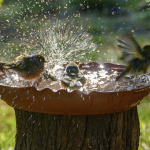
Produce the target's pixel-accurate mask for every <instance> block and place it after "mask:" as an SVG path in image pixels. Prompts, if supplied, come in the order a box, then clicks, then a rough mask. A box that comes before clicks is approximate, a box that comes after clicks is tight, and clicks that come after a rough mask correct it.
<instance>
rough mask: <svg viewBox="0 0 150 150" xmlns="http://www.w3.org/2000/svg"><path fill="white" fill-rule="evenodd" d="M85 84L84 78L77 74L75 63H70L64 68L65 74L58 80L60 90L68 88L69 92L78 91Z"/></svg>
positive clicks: (77, 69)
mask: <svg viewBox="0 0 150 150" xmlns="http://www.w3.org/2000/svg"><path fill="white" fill-rule="evenodd" d="M85 83H86V78H85V77H84V75H83V74H82V73H80V72H79V68H78V66H77V64H76V63H74V62H71V63H69V64H68V65H67V66H66V70H65V73H64V74H63V76H62V78H61V79H60V85H61V87H62V88H65V89H67V88H69V89H71V90H76V89H80V88H81V87H83V86H84V84H85Z"/></svg>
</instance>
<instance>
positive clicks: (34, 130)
mask: <svg viewBox="0 0 150 150" xmlns="http://www.w3.org/2000/svg"><path fill="white" fill-rule="evenodd" d="M15 114H16V126H17V133H16V145H15V150H137V149H138V145H139V135H140V129H139V119H138V114H137V107H134V108H132V109H130V110H127V111H124V112H119V113H113V114H100V115H88V116H86V115H84V116H83V115H82V116H79V115H77V116H75V115H54V114H42V113H35V112H27V111H22V110H17V109H15Z"/></svg>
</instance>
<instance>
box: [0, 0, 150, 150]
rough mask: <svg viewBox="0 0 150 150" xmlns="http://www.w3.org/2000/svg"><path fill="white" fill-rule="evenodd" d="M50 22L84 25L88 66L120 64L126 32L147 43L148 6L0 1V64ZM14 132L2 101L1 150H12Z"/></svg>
mask: <svg viewBox="0 0 150 150" xmlns="http://www.w3.org/2000/svg"><path fill="white" fill-rule="evenodd" d="M49 20H53V21H51V22H50V24H53V22H55V21H54V20H60V21H64V20H66V21H68V20H75V23H78V24H82V25H83V27H84V28H85V29H86V30H87V32H88V33H89V34H91V35H92V36H93V42H94V43H96V45H97V49H96V50H95V51H91V52H90V53H88V55H86V56H84V57H86V58H85V59H87V60H89V61H96V62H98V63H104V62H112V63H120V64H122V62H121V61H120V60H119V56H120V52H119V51H118V50H117V48H116V46H115V43H114V42H115V38H116V36H117V35H118V34H119V33H120V32H122V31H124V30H127V31H131V32H132V33H133V35H134V36H135V37H136V39H137V41H138V42H139V43H140V44H141V46H144V45H145V44H149V43H150V40H149V39H150V34H149V33H150V21H149V20H150V3H149V0H134V1H129V0H122V1H119V0H111V1H110V0H92V1H91V0H60V1H57V0H40V1H30V0H20V1H19V0H12V1H9V0H4V1H3V0H0V45H1V51H0V58H1V61H12V60H13V59H14V58H15V57H16V56H18V55H19V54H20V52H25V51H26V49H27V47H26V46H24V45H22V44H21V43H22V41H23V39H24V38H26V39H28V37H29V36H31V33H33V34H35V33H36V32H37V31H38V30H39V29H40V28H41V26H42V24H44V22H47V21H49ZM75 25H76V24H75ZM35 38H36V35H33V39H35ZM29 40H30V38H29ZM29 50H30V51H31V50H32V49H29ZM80 61H83V60H82V59H81V60H80ZM149 100H150V96H148V97H146V98H145V100H144V101H142V102H141V103H140V105H139V106H138V112H139V120H140V131H141V133H140V145H139V150H150V117H149V115H150V109H149V108H150V102H149ZM15 128H16V125H15V114H14V110H13V108H11V107H9V106H8V105H7V104H5V102H3V101H2V100H0V150H8V149H9V150H10V149H13V147H14V143H15V132H16V129H15Z"/></svg>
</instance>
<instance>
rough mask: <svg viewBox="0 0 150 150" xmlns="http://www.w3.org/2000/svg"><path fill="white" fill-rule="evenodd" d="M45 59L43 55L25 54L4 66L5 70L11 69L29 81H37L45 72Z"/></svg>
mask: <svg viewBox="0 0 150 150" xmlns="http://www.w3.org/2000/svg"><path fill="white" fill-rule="evenodd" d="M44 63H46V61H45V58H44V57H43V56H42V55H39V54H36V55H27V54H23V55H20V56H18V57H16V59H15V61H14V62H13V63H10V64H6V65H4V68H5V69H11V70H14V71H15V72H17V73H18V75H19V76H20V77H22V78H24V79H25V80H27V81H36V80H37V79H39V78H40V77H41V75H42V73H43V71H44Z"/></svg>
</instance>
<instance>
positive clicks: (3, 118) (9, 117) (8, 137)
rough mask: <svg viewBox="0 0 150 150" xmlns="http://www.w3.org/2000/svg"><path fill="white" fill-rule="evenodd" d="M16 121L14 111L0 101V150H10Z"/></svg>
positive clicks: (13, 139) (12, 144)
mask: <svg viewBox="0 0 150 150" xmlns="http://www.w3.org/2000/svg"><path fill="white" fill-rule="evenodd" d="M15 134H16V121H15V114H14V109H13V108H12V107H10V106H8V105H7V104H6V103H5V102H4V101H2V100H0V150H8V149H9V150H11V148H12V147H14V144H15Z"/></svg>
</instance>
